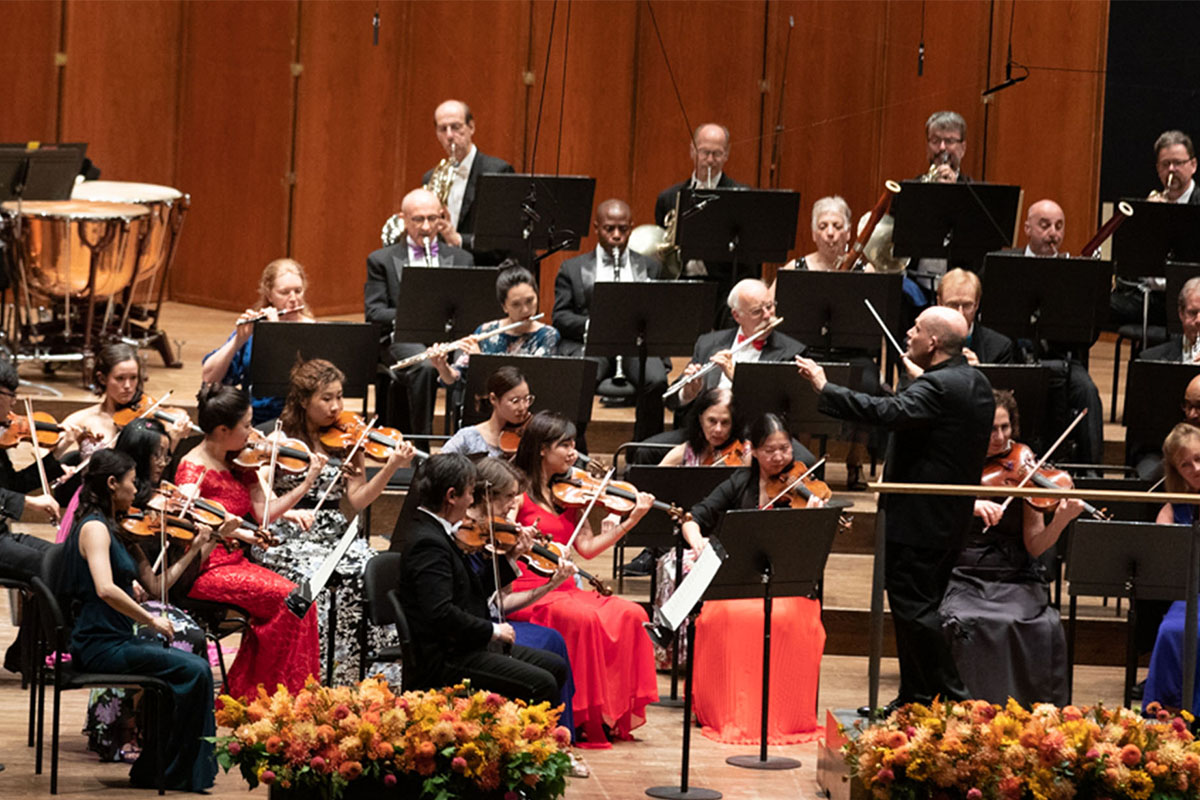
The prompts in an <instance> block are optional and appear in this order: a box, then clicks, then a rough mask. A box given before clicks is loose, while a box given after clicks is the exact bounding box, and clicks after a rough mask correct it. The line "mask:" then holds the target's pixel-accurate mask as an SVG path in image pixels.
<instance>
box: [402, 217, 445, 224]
mask: <svg viewBox="0 0 1200 800" xmlns="http://www.w3.org/2000/svg"><path fill="white" fill-rule="evenodd" d="M441 218H442V217H441V215H440V214H435V215H433V216H429V217H409V218H408V221H409V222H411V223H412V224H413V225H424V224H425V223H426V222H428V223H429V224H431V225H436V224H437V223H438V220H440V219H441Z"/></svg>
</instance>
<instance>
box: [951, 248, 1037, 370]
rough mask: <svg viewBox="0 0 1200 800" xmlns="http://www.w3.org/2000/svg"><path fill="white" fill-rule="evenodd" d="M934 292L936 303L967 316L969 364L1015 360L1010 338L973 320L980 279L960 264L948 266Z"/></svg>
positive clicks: (965, 349)
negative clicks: (957, 266) (959, 265)
mask: <svg viewBox="0 0 1200 800" xmlns="http://www.w3.org/2000/svg"><path fill="white" fill-rule="evenodd" d="M937 296H938V305H942V306H946V308H953V309H954V310H955V311H957V312H959V313H960V314H962V315H963V317H964V318H965V319H966V320H967V328H968V332H967V340H966V342H964V344H963V356H965V357H966V359H967V363H968V364H1011V363H1013V362H1014V361H1016V360H1017V356H1016V345H1014V344H1013V340H1012V339H1010V338H1008V337H1007V336H1005V335H1004V334H1003V333H1000V332H999V331H994V330H992V329H991V328H988V327H986V326H984V325H980V324H979V323H978V322H977V321H976V320H975V315H976V314H977V313H978V312H979V301H980V300H982V299H983V282H982V281H981V280H979V276H978V275H976V274H975V273H974V272H971V271H970V270H965V269H962V268H958V269H952V270H950V271H949V272H947V273H946V274H945V275H944V276H943V277H942V280H941V282H940V283H939V284H938V290H937Z"/></svg>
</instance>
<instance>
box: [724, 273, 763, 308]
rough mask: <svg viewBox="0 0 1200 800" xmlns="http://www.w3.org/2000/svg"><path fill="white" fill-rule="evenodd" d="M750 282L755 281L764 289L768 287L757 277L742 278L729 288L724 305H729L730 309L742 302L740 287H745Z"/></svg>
mask: <svg viewBox="0 0 1200 800" xmlns="http://www.w3.org/2000/svg"><path fill="white" fill-rule="evenodd" d="M751 283H757V284H758V285H759V286H762V287H763V288H764V289H766V288H768V287H767V284H765V283H763V282H762V281H760V280H759V279H758V278H742V279H741V280H740V281H738V282H737V283H735V284H734V285H733V288H732V289H730V290H729V296H728V297H726V298H725V305H727V306H729V308H730V309H731V310H735V309H737V307H738V306H739V305H741V303H742V289H743V288H745V286H746V285H747V284H751Z"/></svg>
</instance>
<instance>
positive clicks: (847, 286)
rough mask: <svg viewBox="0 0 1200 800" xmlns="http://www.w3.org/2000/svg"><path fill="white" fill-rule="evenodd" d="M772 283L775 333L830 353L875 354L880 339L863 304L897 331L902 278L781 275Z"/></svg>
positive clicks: (846, 274)
mask: <svg viewBox="0 0 1200 800" xmlns="http://www.w3.org/2000/svg"><path fill="white" fill-rule="evenodd" d="M775 280H776V283H775V298H776V303H777V305H778V309H777V313H778V314H779V316H781V317H783V322H782V323H780V325H779V330H781V331H783V332H784V333H786V334H787V335H788V336H792V337H794V338H796V339H799V340H800V341H802V342H804V343H805V344H808V345H810V346H815V347H821V348H823V349H824V351H825V353H827V354H828V353H829V352H831V351H832V349H833V348H835V347H840V348H855V349H859V350H867V351H870V352H872V353H877V352H879V347H880V341H881V339H882V338H883V334H882V333H880V331H879V326H878V324H877V323H876V322H875V319H874V318H873V317H872V316H871V312H870V311H868V310H867V307H866V304H865V303H863V300H864V299H866V300H870V301H871V305H873V306H875V310H876V311H878V312H879V315H880V316H881V317H883V321H884V322H885V323H886V324H887V326H888V329H889V330H892V331H896V332H898V331H901V330H902V329H903V323H902V322H901V320H900V316H901V298H902V296H903V292H904V289H903V282H904V276H903V275H900V274H899V273H896V274H879V273H870V272H821V271H817V270H805V269H787V270H780V271H779V273H778V275H777V277H776V279H775Z"/></svg>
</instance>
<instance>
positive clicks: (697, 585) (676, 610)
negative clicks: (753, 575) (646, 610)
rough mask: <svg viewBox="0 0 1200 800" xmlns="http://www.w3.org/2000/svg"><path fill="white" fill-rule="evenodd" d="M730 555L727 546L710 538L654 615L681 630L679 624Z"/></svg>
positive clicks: (660, 620) (698, 600)
mask: <svg viewBox="0 0 1200 800" xmlns="http://www.w3.org/2000/svg"><path fill="white" fill-rule="evenodd" d="M728 557H729V556H728V554H727V553H726V552H725V548H723V547H721V543H720V542H719V541H717V540H716V539H709V540H708V546H707V547H705V548H704V552H702V553H701V554H700V557H699V558H697V559H696V563H694V564H693V565H692V571H691V572H689V573H688V574H687V576H686V577H685V578H684V579H683V581H682V582H681V583H680V584H679V586H678V587H677V588H676V589H675V592H674V593H673V594H672V595H671V596H670V597H668V598H667V602H665V603H663V604H662V607H661V608H659V609H658V610H657V611H656V612H655V615H654V616H655V617H656V618H657V619H658V621H659V622H661V623H663V624H665V625H667V626H668V627H670V629H671V630H673V631H674V630H679V626H680V625H682V624H683V622H684V620H686V619H687V615H688V614H690V613H691V612H692V609H693V608H695V607H696V603H699V602H700V598H701V597H703V596H704V592H705V591H706V590H707V589H708V585H709V584H710V583H712V579H713V576H715V575H716V574H717V570H719V569H720V568H721V564H722V563H723V562H724V561H725V559H726V558H728Z"/></svg>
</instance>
